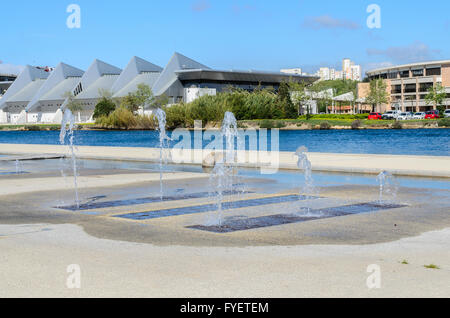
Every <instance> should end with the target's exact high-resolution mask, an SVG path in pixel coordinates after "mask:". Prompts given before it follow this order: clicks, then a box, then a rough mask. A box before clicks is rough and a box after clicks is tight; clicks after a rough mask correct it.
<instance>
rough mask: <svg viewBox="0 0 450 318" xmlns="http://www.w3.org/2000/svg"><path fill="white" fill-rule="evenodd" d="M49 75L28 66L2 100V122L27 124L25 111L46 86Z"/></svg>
mask: <svg viewBox="0 0 450 318" xmlns="http://www.w3.org/2000/svg"><path fill="white" fill-rule="evenodd" d="M49 75H50V74H49V73H48V72H46V71H44V70H41V69H38V68H36V67H33V66H30V65H27V66H26V67H25V69H24V70H23V71H22V72H21V73H20V74H19V76H18V77H17V79H16V80H15V81H14V83H13V84H12V85H11V87H10V88H9V89H8V90H7V91H6V93H5V94H4V95H3V97H2V99H0V112H1V113H0V120H2V119H3V121H6V122H12V123H26V122H27V116H26V112H25V109H26V107H27V105H28V103H29V102H30V101H31V100H32V99H33V97H34V96H35V95H36V94H37V93H38V92H39V90H40V88H41V87H42V86H43V85H44V84H45V82H46V80H47V78H48V77H49Z"/></svg>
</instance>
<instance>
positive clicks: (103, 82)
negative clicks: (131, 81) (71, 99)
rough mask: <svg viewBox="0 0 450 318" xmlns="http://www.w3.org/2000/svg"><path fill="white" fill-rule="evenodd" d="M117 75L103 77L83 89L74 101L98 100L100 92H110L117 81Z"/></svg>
mask: <svg viewBox="0 0 450 318" xmlns="http://www.w3.org/2000/svg"><path fill="white" fill-rule="evenodd" d="M118 77H119V75H103V76H102V77H100V78H99V79H97V80H96V81H95V82H94V83H92V84H91V85H90V86H89V87H88V88H85V89H84V90H83V91H82V92H81V93H80V94H78V95H77V96H76V99H98V98H100V97H101V96H100V90H102V89H103V90H107V91H110V90H111V87H112V86H113V85H114V83H115V82H116V81H117V78H118Z"/></svg>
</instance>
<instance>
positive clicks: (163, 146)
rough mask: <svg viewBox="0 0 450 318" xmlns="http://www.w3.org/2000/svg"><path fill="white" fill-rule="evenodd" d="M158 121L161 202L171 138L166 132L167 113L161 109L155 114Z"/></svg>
mask: <svg viewBox="0 0 450 318" xmlns="http://www.w3.org/2000/svg"><path fill="white" fill-rule="evenodd" d="M155 116H156V119H157V120H158V131H159V186H160V197H161V201H163V199H164V186H163V168H164V163H166V162H167V155H166V154H165V150H167V149H168V148H169V141H170V138H169V137H168V136H167V132H166V124H167V120H166V112H165V111H164V110H162V109H161V108H158V110H157V111H156V113H155Z"/></svg>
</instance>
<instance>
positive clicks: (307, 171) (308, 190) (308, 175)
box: [295, 146, 317, 214]
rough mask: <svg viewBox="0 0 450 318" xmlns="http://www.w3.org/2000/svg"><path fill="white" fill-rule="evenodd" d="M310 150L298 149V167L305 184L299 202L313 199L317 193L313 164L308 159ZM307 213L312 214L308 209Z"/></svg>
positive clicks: (301, 189)
mask: <svg viewBox="0 0 450 318" xmlns="http://www.w3.org/2000/svg"><path fill="white" fill-rule="evenodd" d="M307 153H308V148H306V147H304V146H302V147H299V148H298V149H297V151H296V152H295V156H296V157H297V158H298V160H297V167H298V168H299V169H300V170H301V171H302V172H303V176H304V182H303V185H302V186H301V187H300V189H299V202H300V201H301V199H302V200H304V199H306V200H308V199H311V198H312V196H313V195H315V194H316V193H317V189H316V187H315V186H314V179H313V176H312V164H311V161H310V160H309V159H308V155H307ZM306 210H307V211H306V212H307V213H308V214H309V213H310V212H311V208H307V209H306Z"/></svg>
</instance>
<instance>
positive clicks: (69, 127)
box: [59, 109, 80, 208]
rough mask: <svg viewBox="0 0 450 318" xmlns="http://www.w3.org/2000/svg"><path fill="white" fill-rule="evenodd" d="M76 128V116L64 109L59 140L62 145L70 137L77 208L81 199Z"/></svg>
mask: <svg viewBox="0 0 450 318" xmlns="http://www.w3.org/2000/svg"><path fill="white" fill-rule="evenodd" d="M74 128H75V117H74V116H73V114H72V112H71V111H70V110H69V109H66V110H65V111H64V115H63V118H62V121H61V132H60V134H59V142H60V143H61V145H65V144H66V137H67V138H68V139H69V149H70V155H71V159H72V170H73V185H74V190H75V204H76V206H77V208H79V207H80V199H79V195H78V169H77V157H76V154H75V146H74V137H75V136H74Z"/></svg>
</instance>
